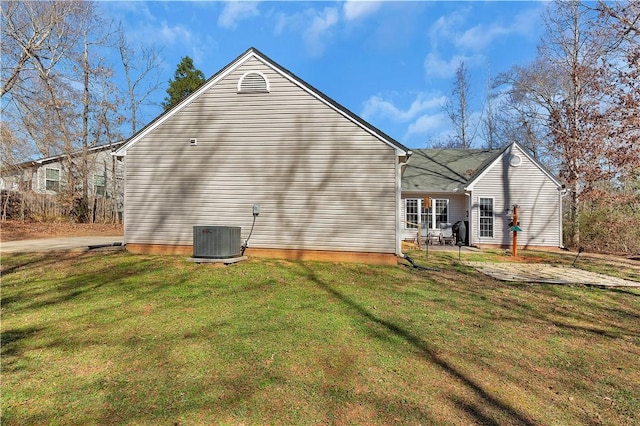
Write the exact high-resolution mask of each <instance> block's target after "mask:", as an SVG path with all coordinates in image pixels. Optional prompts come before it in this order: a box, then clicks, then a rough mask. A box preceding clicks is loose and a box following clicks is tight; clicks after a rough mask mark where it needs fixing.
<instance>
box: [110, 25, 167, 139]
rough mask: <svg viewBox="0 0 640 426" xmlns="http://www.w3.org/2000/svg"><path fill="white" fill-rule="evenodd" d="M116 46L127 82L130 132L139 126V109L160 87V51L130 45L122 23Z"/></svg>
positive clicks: (132, 132) (143, 46) (134, 131)
mask: <svg viewBox="0 0 640 426" xmlns="http://www.w3.org/2000/svg"><path fill="white" fill-rule="evenodd" d="M117 34H118V40H117V47H118V52H119V53H120V59H121V62H122V67H123V69H124V75H125V78H126V82H127V88H126V96H127V100H128V109H129V111H131V118H130V123H131V134H132V135H133V134H134V133H136V131H137V130H138V127H139V116H138V115H139V111H140V109H141V106H142V105H143V104H144V103H145V102H147V100H148V99H149V98H150V97H151V95H152V94H153V93H154V92H156V91H157V90H158V89H159V88H160V74H159V68H160V52H159V50H158V49H156V48H155V47H153V46H151V47H148V46H145V45H140V46H139V47H138V48H137V49H136V48H134V47H132V46H131V44H130V43H129V41H128V40H127V39H126V36H125V33H124V30H123V28H122V24H120V26H119V28H118V31H117Z"/></svg>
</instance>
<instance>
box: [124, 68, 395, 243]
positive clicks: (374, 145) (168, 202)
mask: <svg viewBox="0 0 640 426" xmlns="http://www.w3.org/2000/svg"><path fill="white" fill-rule="evenodd" d="M247 71H258V72H260V73H262V74H263V75H264V76H265V77H266V78H268V79H269V83H270V92H269V93H237V83H238V79H239V78H240V77H241V76H242V75H243V74H244V73H246V72H247ZM190 138H197V145H196V146H190V144H189V140H190ZM126 163H127V164H126V193H125V209H126V211H125V239H126V241H127V244H149V245H152V244H160V245H174V246H190V245H192V243H193V241H192V236H193V226H195V225H225V226H240V227H242V239H243V240H244V239H245V238H247V236H248V234H249V232H250V229H251V224H252V219H253V217H252V206H253V204H259V205H260V208H261V211H260V215H259V216H258V218H257V220H256V224H255V229H254V231H253V234H252V236H251V240H250V241H249V247H250V248H256V249H282V250H332V251H357V252H372V253H394V252H395V247H396V236H395V232H396V223H397V222H396V220H397V213H396V212H397V211H398V209H397V208H396V169H397V157H396V154H395V150H394V149H393V148H392V147H390V146H388V145H386V144H385V143H383V142H381V141H380V140H379V139H377V138H375V137H374V136H372V135H371V134H369V133H368V132H366V131H364V130H363V129H362V128H360V127H359V126H357V125H356V124H354V123H353V122H352V121H350V120H348V119H346V118H345V117H344V116H342V115H341V114H339V113H338V112H336V111H335V110H333V109H331V108H329V107H328V106H327V105H326V104H324V103H323V102H321V101H319V100H318V99H316V98H315V97H313V96H311V95H310V94H309V93H308V92H306V91H305V90H303V89H302V88H301V87H299V86H297V85H295V84H293V83H292V82H291V81H290V80H288V79H286V78H284V77H283V76H282V75H280V74H279V73H277V72H275V71H274V70H273V69H272V68H271V67H269V66H266V65H265V64H263V63H262V62H261V61H259V60H257V59H255V58H251V59H249V60H248V61H247V62H245V63H244V64H242V65H241V66H239V67H237V68H236V69H235V70H234V71H232V72H231V73H229V74H228V75H227V76H226V77H225V78H223V79H222V80H220V81H219V82H218V83H217V84H215V85H213V86H212V87H211V88H209V89H208V90H207V91H206V92H204V93H203V94H202V95H200V96H199V97H197V98H195V99H194V100H193V101H192V102H191V103H190V104H189V105H186V106H185V107H184V108H183V109H182V110H180V111H179V112H178V113H176V114H175V115H173V116H171V117H170V118H169V119H167V120H166V121H165V122H164V123H162V125H160V126H158V127H157V128H155V129H153V130H152V131H151V132H149V133H148V134H147V135H146V136H144V137H143V138H142V139H140V140H139V141H138V142H137V143H136V144H135V145H133V146H132V147H131V148H130V149H129V150H128V152H127V157H126Z"/></svg>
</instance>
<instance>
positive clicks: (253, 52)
mask: <svg viewBox="0 0 640 426" xmlns="http://www.w3.org/2000/svg"><path fill="white" fill-rule="evenodd" d="M251 58H255V59H257V60H259V61H261V62H262V63H264V64H265V65H267V66H269V67H270V68H271V69H273V70H274V71H276V72H277V73H279V74H280V75H282V76H283V77H284V78H286V79H288V80H289V81H291V82H293V83H294V84H296V85H298V86H300V87H301V88H302V89H303V90H305V91H306V92H308V93H309V94H311V95H312V96H314V97H315V98H317V99H318V100H320V101H321V102H323V103H325V104H326V105H327V106H329V107H330V108H332V109H334V110H335V111H337V112H338V113H340V114H342V115H343V116H344V117H346V118H347V119H348V120H350V121H352V122H354V123H355V124H356V125H358V126H359V127H361V128H362V129H364V130H365V131H367V132H368V133H370V134H371V135H373V136H375V137H377V138H378V139H380V140H381V141H382V142H384V143H385V144H387V145H389V146H391V147H392V148H394V149H395V150H396V155H398V156H404V155H411V150H409V149H408V148H407V147H405V146H404V145H402V144H401V143H400V142H398V141H396V140H395V139H393V138H392V137H391V136H389V135H387V134H386V133H384V132H382V131H381V130H379V129H377V128H376V127H374V126H372V125H371V124H369V123H367V122H366V121H365V120H363V119H362V118H360V117H358V116H357V115H356V114H354V113H353V112H351V111H349V110H348V109H347V108H345V107H343V106H342V105H340V104H338V103H337V102H336V101H334V100H333V99H331V98H329V97H328V96H326V95H325V94H323V93H322V92H320V91H319V90H318V89H316V88H315V87H313V86H311V85H310V84H309V83H306V82H305V81H304V80H302V79H301V78H299V77H297V76H296V75H294V74H293V73H292V72H291V71H289V70H287V69H286V68H283V67H282V66H280V65H278V64H277V63H275V62H274V61H273V60H271V59H270V58H268V57H267V56H266V55H264V54H263V53H261V52H260V51H258V50H257V49H256V48H253V47H251V48H249V49H248V50H247V51H245V52H244V53H243V54H241V55H240V56H238V57H237V58H236V59H235V60H233V61H232V62H231V63H229V64H228V65H227V66H225V67H224V68H222V69H221V70H220V71H218V72H217V73H215V74H214V75H213V76H211V77H210V78H209V79H208V80H207V81H205V82H204V83H203V84H202V85H201V86H200V87H199V88H198V89H197V90H196V91H195V92H193V93H192V94H191V95H189V96H188V97H187V98H185V99H184V100H182V101H181V102H179V103H178V104H177V105H175V106H173V107H172V108H171V109H169V110H168V111H165V112H164V113H162V114H160V115H159V116H158V117H156V118H155V119H154V120H153V121H151V122H150V123H149V124H147V125H146V126H145V127H143V128H142V129H140V131H138V132H137V133H136V134H134V135H133V136H131V138H130V139H129V140H128V141H127V143H125V144H124V146H122V147H120V149H118V150H117V151H116V152H115V153H114V155H117V156H124V155H126V153H127V150H128V149H129V148H131V147H132V146H133V145H135V144H136V143H137V142H138V141H139V140H140V139H142V138H143V137H145V136H146V135H147V134H149V133H150V132H151V131H153V130H154V129H155V128H157V127H158V126H160V125H161V124H162V123H164V122H165V121H166V120H168V119H169V118H170V117H172V116H173V115H174V114H176V113H178V112H179V111H180V110H182V109H183V108H184V107H185V106H187V105H189V104H190V103H191V102H192V101H193V100H194V99H196V98H198V97H199V96H200V95H202V94H203V93H204V92H206V91H207V90H209V89H210V88H211V87H212V86H214V85H216V84H217V83H218V82H219V81H220V80H222V79H223V78H225V77H226V76H227V75H229V74H230V73H231V72H233V71H234V70H235V69H237V68H238V67H240V66H241V65H243V64H244V63H245V62H247V61H248V60H250V59H251Z"/></svg>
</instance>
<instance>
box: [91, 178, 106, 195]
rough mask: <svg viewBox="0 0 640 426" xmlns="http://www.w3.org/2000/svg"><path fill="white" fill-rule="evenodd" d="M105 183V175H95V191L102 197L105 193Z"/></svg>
mask: <svg viewBox="0 0 640 426" xmlns="http://www.w3.org/2000/svg"><path fill="white" fill-rule="evenodd" d="M105 183H106V179H105V177H104V175H93V191H94V193H95V194H96V195H98V196H100V197H102V196H103V195H104V189H105V186H106V185H105Z"/></svg>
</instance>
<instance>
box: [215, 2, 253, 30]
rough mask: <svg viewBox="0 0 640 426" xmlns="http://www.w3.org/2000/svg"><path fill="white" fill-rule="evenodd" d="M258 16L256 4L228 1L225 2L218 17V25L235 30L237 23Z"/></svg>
mask: <svg viewBox="0 0 640 426" xmlns="http://www.w3.org/2000/svg"><path fill="white" fill-rule="evenodd" d="M258 15H260V11H259V10H258V2H251V1H230V2H227V3H226V4H225V6H224V9H223V10H222V13H221V14H220V16H218V25H219V26H221V27H223V28H236V27H237V26H238V21H241V20H244V19H248V18H252V17H254V16H258Z"/></svg>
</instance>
